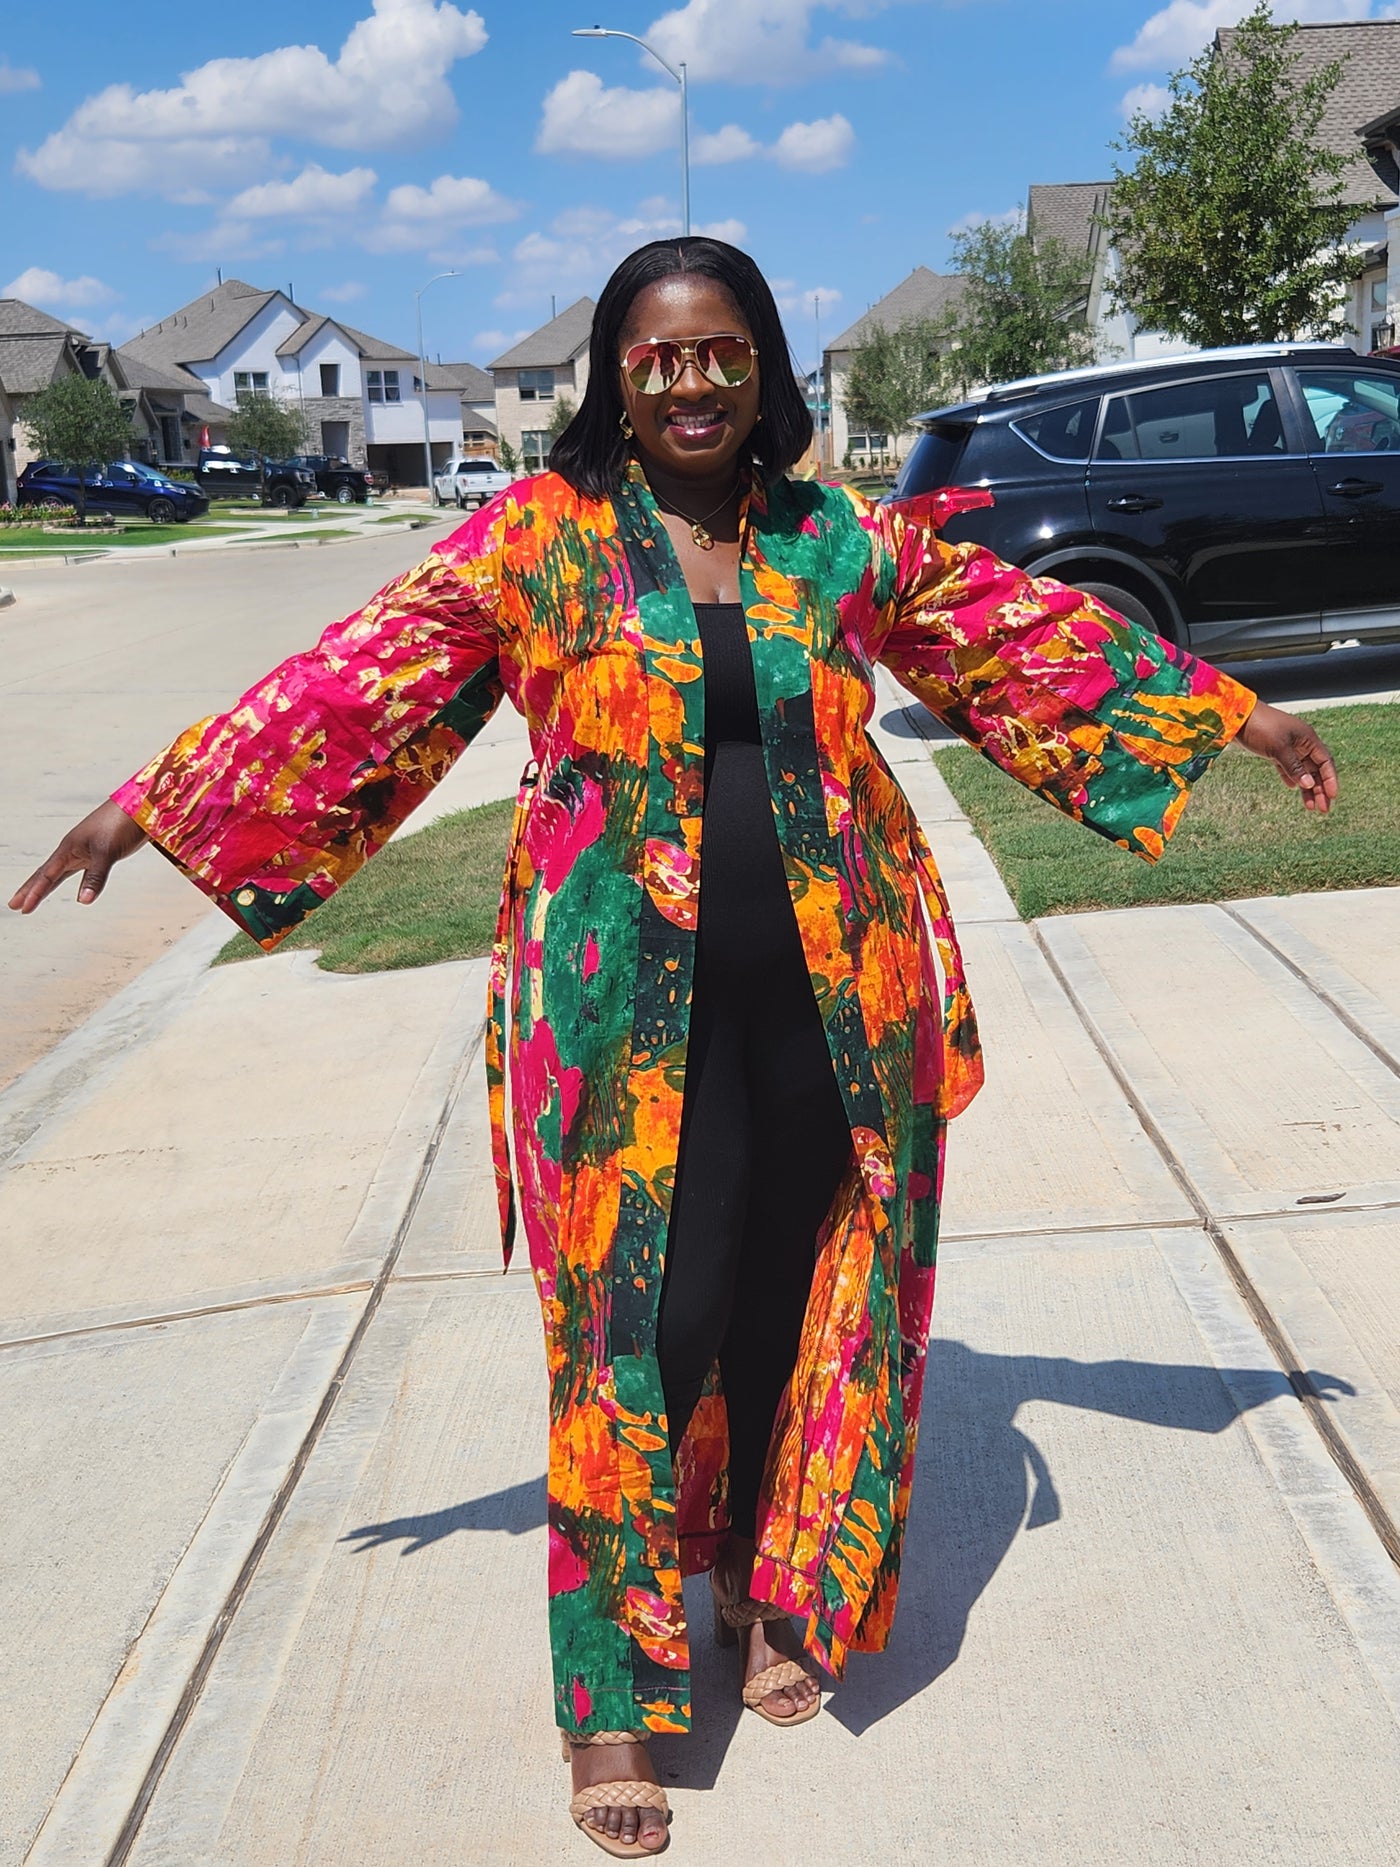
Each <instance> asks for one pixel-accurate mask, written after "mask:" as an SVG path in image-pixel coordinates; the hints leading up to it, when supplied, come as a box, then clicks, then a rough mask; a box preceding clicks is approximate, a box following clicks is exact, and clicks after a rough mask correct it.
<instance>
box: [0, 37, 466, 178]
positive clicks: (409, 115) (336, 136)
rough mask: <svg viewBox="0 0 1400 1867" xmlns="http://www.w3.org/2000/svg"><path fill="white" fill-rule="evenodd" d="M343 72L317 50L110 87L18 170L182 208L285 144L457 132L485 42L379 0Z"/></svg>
mask: <svg viewBox="0 0 1400 1867" xmlns="http://www.w3.org/2000/svg"><path fill="white" fill-rule="evenodd" d="M373 9H374V10H373V12H372V13H371V14H370V16H369V17H368V18H367V19H362V20H360V21H358V22H357V23H356V24H355V25H354V26H353V27H352V28H351V30H350V33H349V35H348V36H347V38H346V40H345V43H344V44H343V45H342V46H341V48H340V52H339V55H338V56H337V57H336V58H335V59H334V60H331V59H330V58H328V57H327V56H326V54H325V53H324V52H323V51H322V50H321V49H320V47H319V46H315V45H288V46H281V47H279V48H278V49H277V50H276V51H272V52H264V53H261V54H260V55H259V56H258V57H256V58H215V59H211V60H210V61H209V62H208V63H207V64H205V65H200V66H199V67H198V68H197V69H196V70H194V71H191V72H186V73H185V74H184V76H183V79H182V81H181V83H180V84H179V85H177V86H175V87H174V88H172V89H170V90H165V91H137V90H134V89H133V88H132V86H131V85H129V84H112V85H108V87H107V89H106V90H104V91H99V92H98V93H97V95H96V96H94V97H90V98H88V99H87V100H86V102H84V103H82V104H80V105H79V107H78V109H77V110H75V111H74V112H73V115H72V116H71V117H70V118H69V119H68V121H67V122H66V123H65V124H64V125H63V126H62V128H61V129H58V130H55V131H54V133H53V134H52V135H51V136H49V137H48V138H47V139H46V140H45V141H44V142H43V143H41V144H40V146H39V148H38V149H36V150H32V151H31V150H21V151H20V153H19V157H18V166H19V169H20V171H21V172H22V173H23V174H26V175H28V176H29V177H30V178H31V179H32V180H34V181H36V182H38V183H39V184H40V185H41V186H42V187H45V188H55V189H74V190H78V191H80V192H82V193H85V194H90V195H105V196H111V195H117V194H127V193H131V192H133V191H137V190H147V191H150V192H153V193H157V194H164V195H168V196H171V197H172V198H179V197H180V196H181V195H185V196H188V194H189V192H190V190H191V189H192V188H195V189H198V188H202V187H208V186H210V185H217V184H220V183H222V184H223V185H225V186H227V185H228V184H229V183H230V182H238V181H241V180H244V179H245V178H246V179H248V180H251V179H253V178H254V177H256V176H258V175H259V174H263V175H265V174H266V173H267V171H268V169H269V168H270V167H271V166H272V160H273V158H272V146H271V143H270V141H269V139H270V138H272V137H275V136H296V137H300V138H303V139H305V140H308V141H312V142H320V143H325V144H329V145H330V146H332V147H334V148H347V149H357V148H373V147H379V146H382V145H387V144H393V143H401V142H407V141H413V140H417V139H419V138H421V137H422V136H423V135H424V134H426V133H428V132H431V131H433V130H442V129H444V128H446V127H448V126H450V125H451V124H452V123H454V122H455V121H456V118H457V105H456V100H455V98H454V97H453V95H452V87H451V86H450V85H449V83H448V82H447V76H448V73H449V72H450V71H451V69H452V67H453V65H454V64H456V63H457V61H458V60H459V59H463V58H469V57H471V55H472V54H473V53H475V52H479V51H480V50H481V48H482V46H483V45H485V43H486V28H485V26H484V25H483V24H482V21H481V18H480V16H479V15H478V14H477V13H475V12H466V13H463V12H461V11H459V9H458V8H457V7H455V6H452V5H450V4H448V0H438V3H436V4H435V0H373Z"/></svg>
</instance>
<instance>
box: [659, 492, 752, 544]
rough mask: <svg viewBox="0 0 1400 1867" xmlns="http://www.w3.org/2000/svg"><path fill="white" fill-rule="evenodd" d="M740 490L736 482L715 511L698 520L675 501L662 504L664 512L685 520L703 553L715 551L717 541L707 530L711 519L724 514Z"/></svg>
mask: <svg viewBox="0 0 1400 1867" xmlns="http://www.w3.org/2000/svg"><path fill="white" fill-rule="evenodd" d="M738 490H739V482H738V481H737V480H735V482H734V484H733V485H732V486H731V487H730V489H729V491H728V492H727V493H726V494H725V495H724V498H723V499H721V500H720V502H719V504H718V505H717V506H715V507H714V508H713V510H711V511H709V512H705V513H702V514H701V516H700V517H699V518H698V519H693V518H691V516H690V514H689V513H688V512H682V511H681V510H680V508H679V507H678V506H677V505H676V504H675V503H674V502H673V501H669V500H668V501H664V502H662V505H663V510H665V511H669V512H670V513H671V515H672V517H673V518H677V519H684V520H685V522H686V524H687V525H688V526H689V527H690V535H691V537H692V538H693V539H694V540H695V542H696V544H697V545H698V546H699V547H700V549H701V550H702V551H713V550H714V548H715V541H714V538H713V537H712V535H711V534H710V532H708V531H707V530H706V527H707V526H708V525H709V522H710V520H711V519H713V518H715V517H717V516H718V514H719V513H721V512H723V510H724V508H725V507H726V506H727V505H728V504H729V502H730V500H731V499H732V498H733V497H734V495H735V493H737V492H738Z"/></svg>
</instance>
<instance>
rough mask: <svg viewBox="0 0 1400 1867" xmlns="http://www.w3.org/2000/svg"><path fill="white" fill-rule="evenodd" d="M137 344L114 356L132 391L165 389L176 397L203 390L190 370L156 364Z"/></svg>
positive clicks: (114, 353) (121, 349) (124, 346)
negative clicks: (193, 389) (198, 389)
mask: <svg viewBox="0 0 1400 1867" xmlns="http://www.w3.org/2000/svg"><path fill="white" fill-rule="evenodd" d="M139 342H140V340H139V339H137V342H136V344H123V345H122V346H121V348H120V349H118V350H115V351H114V352H113V353H112V354H113V355H114V357H115V358H116V361H117V363H118V365H119V367H120V369H121V373H122V375H123V376H124V377H125V378H126V381H127V384H128V386H129V387H130V388H132V389H164V390H166V391H167V392H169V393H170V394H174V395H181V394H183V395H188V394H190V393H191V392H192V388H202V387H203V384H202V383H200V380H199V378H198V377H197V376H193V375H191V374H190V372H189V371H188V370H182V369H179V368H175V367H172V366H171V365H169V364H164V363H156V362H154V361H153V360H152V359H151V358H150V357H149V356H147V355H146V354H145V352H144V351H142V350H141V349H139V348H138V347H137V345H139Z"/></svg>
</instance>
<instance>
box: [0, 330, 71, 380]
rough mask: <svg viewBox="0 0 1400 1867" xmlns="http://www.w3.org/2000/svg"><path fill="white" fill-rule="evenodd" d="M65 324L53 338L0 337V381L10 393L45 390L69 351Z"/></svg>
mask: <svg viewBox="0 0 1400 1867" xmlns="http://www.w3.org/2000/svg"><path fill="white" fill-rule="evenodd" d="M68 341H69V340H68V332H67V328H66V326H65V327H64V329H63V330H62V331H60V333H59V335H58V336H56V337H4V336H0V383H3V385H4V387H5V390H6V393H7V394H9V395H33V394H34V393H35V392H36V391H37V390H39V389H47V388H48V386H49V384H50V383H51V382H52V381H53V380H54V377H55V376H56V375H57V374H58V366H59V364H60V362H61V361H62V360H63V357H64V355H65V354H66V353H67V351H68Z"/></svg>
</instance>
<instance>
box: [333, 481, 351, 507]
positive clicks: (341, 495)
mask: <svg viewBox="0 0 1400 1867" xmlns="http://www.w3.org/2000/svg"><path fill="white" fill-rule="evenodd" d="M335 503H336V504H337V505H338V506H353V505H354V503H355V489H354V487H353V486H351V485H350V484H349V483H348V482H347V483H346V484H345V485H343V486H337V487H336V489H335Z"/></svg>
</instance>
